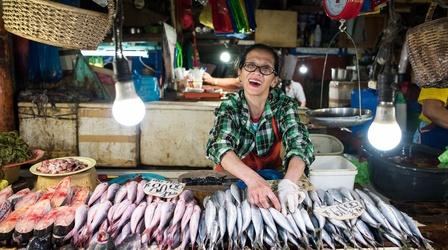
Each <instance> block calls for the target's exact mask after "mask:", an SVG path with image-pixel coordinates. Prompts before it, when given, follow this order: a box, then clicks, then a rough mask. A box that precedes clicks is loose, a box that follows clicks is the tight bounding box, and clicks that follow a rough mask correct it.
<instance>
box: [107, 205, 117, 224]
mask: <svg viewBox="0 0 448 250" xmlns="http://www.w3.org/2000/svg"><path fill="white" fill-rule="evenodd" d="M118 205H120V203H118V204H113V205H112V206H111V207H110V208H109V211H107V221H108V222H109V224H111V223H112V222H114V219H113V218H114V213H115V209H117V207H118Z"/></svg>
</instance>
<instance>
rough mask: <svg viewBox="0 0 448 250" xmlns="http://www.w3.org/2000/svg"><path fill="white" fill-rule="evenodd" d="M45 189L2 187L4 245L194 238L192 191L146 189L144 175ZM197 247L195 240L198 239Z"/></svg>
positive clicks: (0, 234) (105, 245) (93, 245)
mask: <svg viewBox="0 0 448 250" xmlns="http://www.w3.org/2000/svg"><path fill="white" fill-rule="evenodd" d="M70 182H71V181H70V177H66V178H64V179H63V180H62V181H61V182H60V183H59V184H58V185H57V186H56V187H55V188H49V189H48V190H46V191H45V192H32V191H30V190H29V189H24V190H21V191H19V192H17V193H16V194H13V191H12V189H11V187H8V188H6V189H4V190H2V191H1V192H0V240H1V241H0V244H1V245H2V246H18V247H25V246H27V249H79V248H88V249H142V248H145V247H148V246H150V245H157V246H158V247H159V248H177V247H180V248H181V249H185V248H187V247H189V245H190V244H189V243H190V242H193V243H194V242H195V241H196V240H195V239H196V237H197V234H198V228H199V221H200V215H201V208H200V207H199V205H197V202H196V200H195V198H194V196H193V192H191V191H190V190H186V191H183V192H182V193H181V194H180V195H179V196H178V197H176V198H172V199H168V200H163V199H160V198H158V197H153V196H149V195H146V194H145V193H144V192H143V189H144V186H145V184H146V181H145V180H142V181H140V182H136V181H130V182H128V183H126V184H124V185H119V184H111V185H108V184H107V183H101V184H99V185H98V186H97V187H96V188H95V190H94V191H93V192H92V194H91V195H90V190H89V188H82V187H70ZM193 246H194V244H193Z"/></svg>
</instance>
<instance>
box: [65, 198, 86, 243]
mask: <svg viewBox="0 0 448 250" xmlns="http://www.w3.org/2000/svg"><path fill="white" fill-rule="evenodd" d="M88 210H89V207H88V206H87V205H85V204H83V205H80V206H79V207H77V208H76V211H75V225H74V226H73V229H72V230H71V231H70V232H69V233H68V234H67V235H65V237H64V240H68V239H70V238H71V237H73V238H74V239H77V238H78V232H79V230H80V229H81V227H82V226H83V225H84V224H85V223H86V220H87V212H88Z"/></svg>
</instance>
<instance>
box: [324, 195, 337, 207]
mask: <svg viewBox="0 0 448 250" xmlns="http://www.w3.org/2000/svg"><path fill="white" fill-rule="evenodd" d="M324 199H325V204H326V205H327V206H333V205H334V203H335V202H334V197H333V195H332V194H331V193H329V192H325V196H324Z"/></svg>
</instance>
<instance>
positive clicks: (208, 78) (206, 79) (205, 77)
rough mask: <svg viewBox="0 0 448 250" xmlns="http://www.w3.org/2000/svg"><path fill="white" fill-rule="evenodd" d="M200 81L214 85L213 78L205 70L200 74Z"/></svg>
mask: <svg viewBox="0 0 448 250" xmlns="http://www.w3.org/2000/svg"><path fill="white" fill-rule="evenodd" d="M202 81H204V82H205V83H208V84H211V85H216V81H215V79H214V78H213V77H212V76H211V75H210V74H209V73H207V72H204V74H202Z"/></svg>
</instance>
